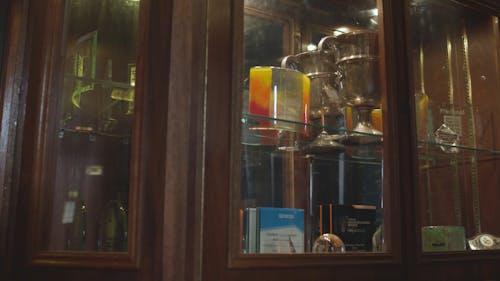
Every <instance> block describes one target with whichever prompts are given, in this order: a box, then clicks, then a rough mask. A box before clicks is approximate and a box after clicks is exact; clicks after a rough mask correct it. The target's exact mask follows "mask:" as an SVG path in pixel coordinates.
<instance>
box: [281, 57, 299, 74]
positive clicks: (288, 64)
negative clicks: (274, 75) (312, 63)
mask: <svg viewBox="0 0 500 281" xmlns="http://www.w3.org/2000/svg"><path fill="white" fill-rule="evenodd" d="M299 65H300V64H299V62H298V61H297V58H296V57H295V56H294V55H290V56H286V57H284V58H283V59H282V60H281V67H283V68H291V69H294V70H299Z"/></svg>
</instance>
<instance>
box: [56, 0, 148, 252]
mask: <svg viewBox="0 0 500 281" xmlns="http://www.w3.org/2000/svg"><path fill="white" fill-rule="evenodd" d="M138 10H139V2H138V1H133V0H87V1H82V0H69V1H67V2H66V13H65V18H64V30H65V32H64V36H63V37H62V38H63V42H62V46H63V54H64V65H63V67H62V68H61V69H62V71H61V73H58V74H57V75H59V77H60V78H61V80H60V81H62V82H61V85H60V90H59V91H57V93H58V97H57V98H58V103H57V116H58V124H59V127H58V132H54V134H57V136H58V139H57V142H56V144H55V148H54V152H55V155H54V159H55V162H56V164H55V172H54V194H53V198H52V200H53V201H52V206H53V207H52V224H51V225H50V235H49V238H48V239H49V241H48V245H47V246H48V249H49V250H69V251H113V252H121V251H127V236H128V235H127V233H128V219H127V215H128V194H129V165H130V139H131V130H132V121H133V118H134V94H135V91H134V86H135V59H136V55H135V53H136V33H137V17H138Z"/></svg>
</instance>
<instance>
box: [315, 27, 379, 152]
mask: <svg viewBox="0 0 500 281" xmlns="http://www.w3.org/2000/svg"><path fill="white" fill-rule="evenodd" d="M319 46H320V48H321V49H323V50H333V52H334V54H335V55H334V56H335V59H336V67H337V71H338V77H337V85H336V86H337V89H338V94H339V96H340V97H341V99H343V102H344V103H345V104H347V105H349V106H351V107H352V109H353V116H354V118H355V120H356V121H357V122H356V126H355V127H354V128H353V131H354V132H355V133H351V134H349V135H348V141H349V142H353V143H377V142H380V141H381V140H382V132H380V131H378V130H377V129H375V128H374V127H373V125H372V122H371V112H372V110H373V109H375V108H377V107H378V106H379V105H380V102H381V93H380V68H379V57H378V36H377V32H374V31H369V30H357V31H352V32H348V33H344V34H341V35H338V36H328V37H325V38H323V39H322V40H321V42H320V44H319Z"/></svg>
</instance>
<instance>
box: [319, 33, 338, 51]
mask: <svg viewBox="0 0 500 281" xmlns="http://www.w3.org/2000/svg"><path fill="white" fill-rule="evenodd" d="M336 44H337V39H336V38H335V36H326V37H323V38H321V40H320V41H319V43H318V50H319V51H324V52H333V51H335V49H336Z"/></svg>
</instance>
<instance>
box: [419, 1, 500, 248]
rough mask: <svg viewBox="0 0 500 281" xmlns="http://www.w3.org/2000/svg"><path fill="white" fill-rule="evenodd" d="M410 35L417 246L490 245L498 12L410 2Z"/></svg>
mask: <svg viewBox="0 0 500 281" xmlns="http://www.w3.org/2000/svg"><path fill="white" fill-rule="evenodd" d="M410 34H412V38H411V47H412V50H411V52H412V55H413V74H414V75H413V80H414V83H413V84H414V88H415V90H414V96H415V113H416V116H415V117H416V118H415V120H416V122H417V124H416V125H417V126H416V127H417V138H418V164H419V169H418V171H419V174H418V180H419V186H420V195H421V197H422V199H423V200H421V202H422V205H421V216H420V217H421V218H422V221H421V226H422V229H421V235H422V249H423V251H424V252H430V251H468V250H488V249H495V248H496V247H495V246H494V245H495V242H494V241H496V240H495V239H497V237H498V236H499V235H500V225H499V224H498V215H497V214H498V212H497V208H498V207H497V205H498V202H497V201H498V200H496V199H492V198H500V197H499V196H500V191H499V189H498V186H500V177H499V176H498V174H499V173H498V171H499V168H500V142H499V140H500V139H499V130H498V129H497V128H496V127H495V126H494V125H493V124H494V123H496V122H498V121H499V120H500V114H498V112H499V111H498V109H499V108H498V107H499V105H500V97H499V96H498V94H497V93H498V87H499V77H500V69H499V66H498V64H496V63H492V62H493V61H497V60H498V56H499V53H498V47H497V46H498V40H499V39H498V38H499V32H498V18H496V17H493V16H491V15H488V14H485V13H481V12H477V11H474V10H471V9H467V8H466V7H463V6H461V5H459V4H457V3H456V2H454V1H436V0H414V1H412V2H411V26H410ZM481 239H483V240H484V241H482V240H481ZM482 242H486V244H487V245H484V244H482ZM489 244H491V245H489ZM488 245H489V246H488Z"/></svg>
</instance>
